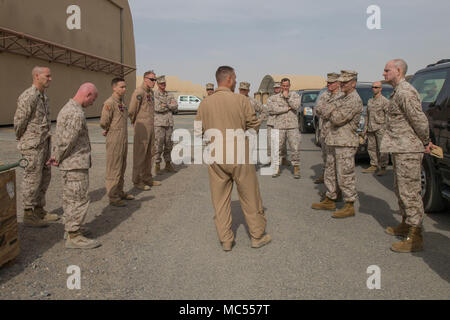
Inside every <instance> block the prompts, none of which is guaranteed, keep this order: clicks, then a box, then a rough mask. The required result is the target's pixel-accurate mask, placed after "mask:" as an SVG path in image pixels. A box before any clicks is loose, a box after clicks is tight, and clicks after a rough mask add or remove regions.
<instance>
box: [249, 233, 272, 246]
mask: <svg viewBox="0 0 450 320" xmlns="http://www.w3.org/2000/svg"><path fill="white" fill-rule="evenodd" d="M270 241H272V236H271V235H270V234H265V235H263V236H262V237H261V238H260V239H255V238H252V248H261V247H262V246H265V245H266V244H268V243H269V242H270Z"/></svg>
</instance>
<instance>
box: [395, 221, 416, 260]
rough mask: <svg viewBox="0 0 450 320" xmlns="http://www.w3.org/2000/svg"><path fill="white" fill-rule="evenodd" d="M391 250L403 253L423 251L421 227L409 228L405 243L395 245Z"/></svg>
mask: <svg viewBox="0 0 450 320" xmlns="http://www.w3.org/2000/svg"><path fill="white" fill-rule="evenodd" d="M391 250H392V251H394V252H402V253H407V252H416V251H422V250H423V238H422V229H421V228H420V227H412V226H411V227H409V232H408V237H407V238H406V239H405V240H403V241H400V242H395V243H393V244H392V246H391Z"/></svg>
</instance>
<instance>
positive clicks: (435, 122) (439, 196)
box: [410, 59, 450, 212]
mask: <svg viewBox="0 0 450 320" xmlns="http://www.w3.org/2000/svg"><path fill="white" fill-rule="evenodd" d="M410 82H411V84H412V85H413V86H414V87H415V88H416V90H417V91H418V92H419V94H420V98H421V100H422V109H423V111H424V112H425V114H426V115H427V117H428V120H429V122H430V137H431V141H432V142H433V143H434V144H436V145H438V146H440V147H441V148H442V150H443V152H444V158H443V159H438V158H435V157H432V156H430V155H427V154H425V156H424V159H423V163H422V199H423V205H424V207H425V211H426V212H436V211H441V210H443V209H444V208H448V203H449V202H448V201H449V200H450V59H446V60H440V61H438V62H437V63H435V64H431V65H428V66H427V67H426V68H425V69H422V70H419V71H417V72H416V73H415V74H414V77H413V78H412V79H411V81H410Z"/></svg>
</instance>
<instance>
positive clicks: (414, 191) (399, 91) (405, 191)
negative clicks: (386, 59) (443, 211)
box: [381, 79, 430, 227]
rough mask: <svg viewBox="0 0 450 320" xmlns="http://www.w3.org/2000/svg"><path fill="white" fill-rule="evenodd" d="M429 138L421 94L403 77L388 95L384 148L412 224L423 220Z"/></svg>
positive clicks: (403, 209)
mask: <svg viewBox="0 0 450 320" xmlns="http://www.w3.org/2000/svg"><path fill="white" fill-rule="evenodd" d="M429 142H430V136H429V123H428V119H427V117H426V116H425V114H424V113H423V111H422V105H421V103H420V97H419V94H418V92H417V90H416V89H414V87H413V86H412V85H411V84H409V83H408V82H407V81H406V80H404V79H403V80H402V81H400V83H399V84H398V85H397V87H396V88H394V91H393V93H392V95H391V97H390V99H389V106H388V111H387V123H386V131H385V134H384V136H383V140H382V141H381V152H386V153H387V152H391V153H392V158H393V162H394V188H395V194H396V196H397V198H398V204H399V207H400V212H401V214H402V216H403V217H405V218H406V223H407V224H408V225H410V226H413V227H421V225H422V221H423V215H424V209H423V202H422V197H421V194H420V191H421V180H420V172H421V164H422V159H423V153H424V150H425V147H424V146H425V145H428V143H429Z"/></svg>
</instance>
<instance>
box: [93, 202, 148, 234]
mask: <svg viewBox="0 0 450 320" xmlns="http://www.w3.org/2000/svg"><path fill="white" fill-rule="evenodd" d="M154 198H155V197H154V196H147V197H143V198H140V199H135V200H131V201H127V206H126V207H113V206H111V205H108V206H106V207H105V208H104V209H103V210H102V212H101V213H100V214H98V215H96V217H95V219H94V220H92V221H91V222H89V223H87V224H86V227H88V228H89V230H91V231H92V234H93V237H94V238H97V237H101V236H103V235H106V234H108V233H110V232H111V231H113V230H114V229H115V228H116V227H117V226H118V225H120V224H121V223H122V222H123V221H125V220H127V219H128V218H129V217H131V215H133V213H135V212H136V211H137V210H139V209H140V208H141V206H142V203H143V202H147V201H150V200H152V199H154Z"/></svg>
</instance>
